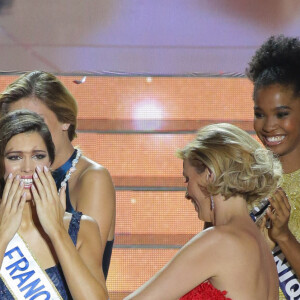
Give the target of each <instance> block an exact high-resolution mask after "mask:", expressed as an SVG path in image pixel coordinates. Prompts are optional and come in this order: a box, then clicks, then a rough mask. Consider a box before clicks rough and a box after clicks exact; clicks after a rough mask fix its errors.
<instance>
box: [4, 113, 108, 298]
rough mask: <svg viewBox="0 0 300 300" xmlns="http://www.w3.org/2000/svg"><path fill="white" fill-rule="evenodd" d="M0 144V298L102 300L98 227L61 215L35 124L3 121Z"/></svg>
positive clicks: (33, 119)
mask: <svg viewBox="0 0 300 300" xmlns="http://www.w3.org/2000/svg"><path fill="white" fill-rule="evenodd" d="M0 141H1V142H0V176H1V182H0V195H1V202H0V264H1V279H0V298H1V299H3V300H10V299H15V298H17V299H80V300H81V299H97V300H98V299H107V298H108V294H107V290H106V286H105V279H104V275H103V272H102V268H101V264H102V255H101V253H102V249H101V237H100V233H99V228H98V225H97V223H96V222H95V221H94V220H93V219H91V218H90V217H87V216H84V215H82V214H81V213H79V212H74V213H73V214H70V213H66V212H65V202H66V199H65V187H63V188H62V189H61V190H60V192H59V194H58V192H57V188H56V184H55V181H54V179H53V177H52V175H51V171H50V167H51V163H52V162H53V161H54V157H55V148H54V144H53V142H52V138H51V134H50V132H49V129H48V127H47V126H46V124H45V123H44V121H43V119H42V118H41V117H40V116H38V115H37V114H36V113H33V112H29V111H25V110H20V111H14V112H12V113H9V114H7V115H6V116H4V117H3V118H1V119H0Z"/></svg>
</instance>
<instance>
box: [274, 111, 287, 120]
mask: <svg viewBox="0 0 300 300" xmlns="http://www.w3.org/2000/svg"><path fill="white" fill-rule="evenodd" d="M289 114H290V113H289V112H288V111H280V112H278V113H277V114H276V116H277V118H278V119H283V118H284V117H286V116H288V115H289Z"/></svg>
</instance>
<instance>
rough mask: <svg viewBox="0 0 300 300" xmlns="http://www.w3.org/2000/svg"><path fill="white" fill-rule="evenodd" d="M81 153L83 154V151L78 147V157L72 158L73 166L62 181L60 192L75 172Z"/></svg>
mask: <svg viewBox="0 0 300 300" xmlns="http://www.w3.org/2000/svg"><path fill="white" fill-rule="evenodd" d="M81 155H82V153H81V151H80V149H76V157H75V158H74V159H73V160H72V166H71V168H70V169H69V170H68V171H67V173H66V176H65V178H64V180H63V181H62V182H61V184H60V188H59V190H58V192H60V190H61V188H62V187H64V186H65V185H66V184H67V181H68V180H69V179H70V177H71V175H72V173H74V172H75V171H76V165H77V163H78V161H79V158H80V156H81Z"/></svg>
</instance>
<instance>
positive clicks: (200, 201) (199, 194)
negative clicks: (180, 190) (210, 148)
mask: <svg viewBox="0 0 300 300" xmlns="http://www.w3.org/2000/svg"><path fill="white" fill-rule="evenodd" d="M208 174H209V171H208V169H207V168H206V169H205V171H203V172H202V173H201V174H199V173H198V172H197V170H196V168H195V167H193V166H192V165H191V164H190V162H189V160H188V159H185V160H184V161H183V176H184V177H185V182H186V183H187V187H186V191H187V193H188V196H187V197H186V198H187V199H189V200H191V202H192V203H193V204H194V206H195V210H196V212H197V213H198V218H199V219H200V220H203V221H207V222H210V221H211V220H212V219H211V209H210V197H209V194H208V193H207V191H206V188H205V187H206V186H207V183H208V180H207V176H208Z"/></svg>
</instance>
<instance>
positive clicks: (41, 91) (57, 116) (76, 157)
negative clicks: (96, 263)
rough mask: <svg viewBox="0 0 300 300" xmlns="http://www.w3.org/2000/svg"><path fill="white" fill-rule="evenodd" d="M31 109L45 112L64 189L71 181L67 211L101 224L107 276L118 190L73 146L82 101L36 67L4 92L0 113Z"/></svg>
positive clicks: (59, 183)
mask: <svg viewBox="0 0 300 300" xmlns="http://www.w3.org/2000/svg"><path fill="white" fill-rule="evenodd" d="M16 109H28V110H31V111H34V112H36V113H38V114H39V115H41V116H42V117H43V118H44V120H45V122H46V124H47V125H48V127H49V129H50V132H51V135H52V138H53V142H54V145H55V148H56V156H55V160H54V162H53V165H52V168H53V170H55V172H54V173H53V176H54V179H55V181H56V184H57V189H58V190H59V189H60V188H61V186H62V185H64V184H66V196H67V212H71V213H72V212H74V211H81V212H83V213H84V214H85V215H88V216H91V217H92V218H94V219H95V220H96V221H97V223H98V225H99V229H100V234H101V241H102V245H104V247H103V249H104V252H103V266H102V267H103V272H104V275H105V278H106V277H107V273H108V268H109V264H110V258H111V254H112V247H113V243H114V231H115V213H116V212H115V209H116V207H115V206H116V202H115V189H114V185H113V183H112V179H111V176H110V174H109V172H108V170H107V169H106V168H105V167H103V166H102V165H100V164H98V163H96V162H94V161H92V160H91V159H89V158H87V157H86V156H84V155H81V153H80V151H79V150H78V149H74V146H73V145H72V140H73V139H74V138H75V137H76V132H75V131H76V126H77V103H76V100H75V99H74V97H73V96H72V95H71V94H70V92H69V91H68V90H67V89H66V87H65V86H64V85H63V84H62V83H61V82H60V81H59V80H58V78H57V77H56V76H54V75H52V74H50V73H46V72H42V71H33V72H29V73H26V74H24V75H22V76H21V77H19V78H18V79H17V80H16V81H14V82H13V83H11V84H10V85H9V86H8V87H7V88H6V90H5V91H3V92H2V93H1V94H0V113H1V114H2V115H5V114H6V113H8V112H9V111H13V110H16Z"/></svg>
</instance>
